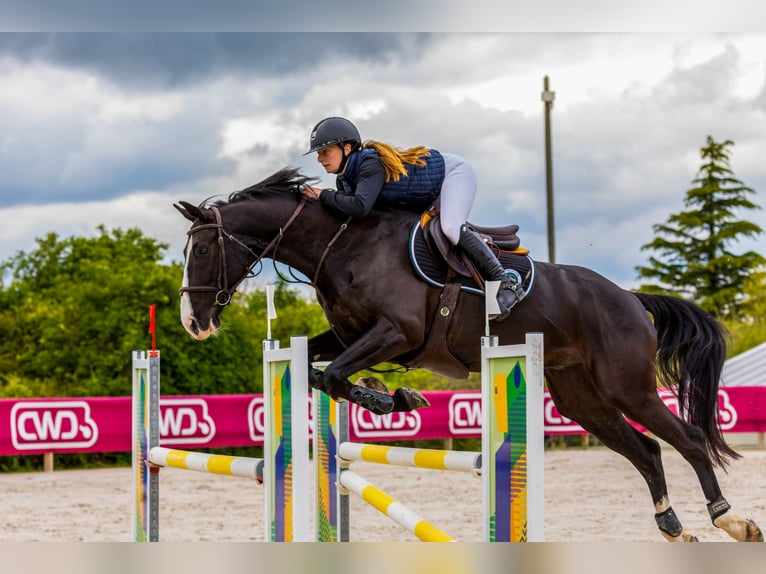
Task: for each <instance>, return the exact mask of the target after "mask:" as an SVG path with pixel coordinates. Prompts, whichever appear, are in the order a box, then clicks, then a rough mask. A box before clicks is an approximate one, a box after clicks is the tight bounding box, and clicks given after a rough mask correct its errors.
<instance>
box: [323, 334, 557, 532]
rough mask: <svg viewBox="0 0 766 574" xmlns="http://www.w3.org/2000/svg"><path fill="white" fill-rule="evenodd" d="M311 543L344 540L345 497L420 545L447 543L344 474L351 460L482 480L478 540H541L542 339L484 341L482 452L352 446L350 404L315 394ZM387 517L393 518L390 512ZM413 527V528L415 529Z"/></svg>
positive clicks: (539, 336)
mask: <svg viewBox="0 0 766 574" xmlns="http://www.w3.org/2000/svg"><path fill="white" fill-rule="evenodd" d="M313 408H314V414H313V420H314V425H315V427H314V428H315V430H314V445H315V446H314V449H315V450H314V464H315V480H316V483H315V493H316V497H317V499H316V504H315V524H316V539H317V540H318V541H324V542H347V541H349V524H350V515H349V509H348V508H349V504H348V493H349V492H353V493H354V494H356V495H358V496H361V497H362V498H364V499H365V500H366V501H367V502H368V503H370V504H372V505H373V506H374V507H375V508H377V509H378V510H379V511H381V512H382V513H384V514H386V515H388V516H389V517H390V518H392V519H394V520H395V521H396V522H398V523H399V524H401V525H402V526H404V527H406V528H408V529H409V530H410V531H412V532H413V533H415V534H416V536H418V537H419V538H420V539H421V540H426V541H443V540H444V541H446V540H451V537H450V536H449V535H447V534H445V533H443V532H442V531H440V530H439V529H437V528H435V527H433V526H432V525H430V524H429V523H427V522H425V521H423V520H422V519H421V518H420V517H419V516H417V515H416V514H414V513H412V512H411V511H410V510H409V509H407V508H406V507H404V506H403V505H400V504H399V503H398V502H396V501H395V500H393V499H391V497H389V496H388V495H386V494H385V493H383V492H382V491H379V490H378V489H376V488H375V487H373V486H372V485H370V484H369V483H367V482H366V481H364V479H361V477H359V476H358V475H356V474H355V473H352V472H351V471H349V470H348V468H349V466H350V464H351V462H352V461H353V460H365V461H368V462H374V463H380V464H393V465H397V466H414V467H420V468H433V469H440V470H455V471H465V472H473V473H474V474H476V475H480V476H481V480H482V509H481V512H482V539H483V540H484V541H486V542H526V541H530V542H535V541H542V540H543V539H544V530H543V529H544V522H543V516H544V515H543V510H544V498H543V488H544V479H543V447H544V434H543V418H542V415H543V336H542V334H540V333H528V334H527V335H526V339H525V343H524V344H521V345H505V346H499V345H498V344H497V338H496V337H483V338H482V417H483V420H482V452H481V456H480V457H479V456H478V453H471V452H456V451H453V452H451V451H440V450H435V449H411V448H403V447H388V446H382V445H365V444H358V443H351V442H349V440H348V429H349V426H348V420H349V419H348V408H349V407H348V403H336V402H335V401H333V400H332V399H330V398H329V397H328V396H327V395H325V394H324V393H320V392H318V391H314V394H313ZM392 509H393V511H392V512H391V510H392ZM416 525H417V527H416Z"/></svg>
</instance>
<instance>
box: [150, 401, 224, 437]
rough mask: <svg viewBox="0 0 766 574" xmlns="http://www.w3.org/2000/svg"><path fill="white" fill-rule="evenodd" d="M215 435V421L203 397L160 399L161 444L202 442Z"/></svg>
mask: <svg viewBox="0 0 766 574" xmlns="http://www.w3.org/2000/svg"><path fill="white" fill-rule="evenodd" d="M214 436H215V421H213V418H212V417H211V416H210V413H209V412H208V406H207V402H206V401H205V399H195V398H186V399H161V400H160V437H161V438H162V444H163V445H171V444H204V443H206V442H210V440H211V439H212V438H213V437H214Z"/></svg>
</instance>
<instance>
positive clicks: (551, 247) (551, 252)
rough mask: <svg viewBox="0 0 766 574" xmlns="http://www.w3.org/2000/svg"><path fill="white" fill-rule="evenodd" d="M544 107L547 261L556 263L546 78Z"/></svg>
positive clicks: (552, 94) (549, 103)
mask: <svg viewBox="0 0 766 574" xmlns="http://www.w3.org/2000/svg"><path fill="white" fill-rule="evenodd" d="M540 97H541V99H542V100H543V105H544V107H545V183H546V190H547V192H546V196H547V206H548V261H550V262H551V263H555V262H556V242H555V239H554V229H553V154H552V153H551V110H552V109H553V100H555V99H556V92H552V91H550V90H549V89H548V76H545V77H544V78H543V93H542V94H540Z"/></svg>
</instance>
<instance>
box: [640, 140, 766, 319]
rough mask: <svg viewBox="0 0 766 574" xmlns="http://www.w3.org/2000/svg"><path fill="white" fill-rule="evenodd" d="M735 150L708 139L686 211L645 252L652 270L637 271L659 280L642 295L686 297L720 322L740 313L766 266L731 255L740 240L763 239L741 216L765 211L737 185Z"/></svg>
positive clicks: (751, 256) (752, 256) (752, 255)
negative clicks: (753, 280)
mask: <svg viewBox="0 0 766 574" xmlns="http://www.w3.org/2000/svg"><path fill="white" fill-rule="evenodd" d="M733 145H734V142H732V141H731V140H726V141H724V142H716V141H715V140H714V139H713V138H712V137H711V136H708V137H707V143H706V145H705V146H704V147H703V148H701V150H700V155H701V157H702V161H703V163H702V166H701V167H700V170H699V172H698V174H697V177H696V178H695V179H694V180H693V181H692V183H693V184H694V187H692V188H691V189H689V190H688V191H687V192H686V199H685V201H684V204H685V206H686V211H681V212H679V213H674V214H672V215H670V217H669V218H668V220H667V222H666V223H664V224H658V225H654V226H653V229H654V232H655V234H656V237H655V238H654V240H653V241H651V242H649V243H647V244H645V245H643V246H642V247H641V249H642V250H647V251H654V252H656V253H657V255H656V256H651V257H650V258H649V265H648V266H646V267H642V266H639V267H636V270H637V271H638V274H639V278H641V279H656V280H658V283H654V284H647V285H642V287H641V290H642V291H645V292H650V293H651V292H654V293H669V294H673V295H678V296H682V297H686V298H688V299H691V300H692V301H694V302H695V303H697V304H699V305H700V306H701V307H702V308H703V309H705V310H706V311H708V312H709V313H711V314H712V315H714V316H716V317H719V318H726V317H736V316H737V315H738V314H739V313H740V310H741V307H742V306H743V304H744V303H745V297H744V296H743V293H744V286H745V283H746V281H747V280H748V279H750V278H752V276H753V274H758V273H761V272H762V270H763V266H764V263H766V259H764V257H762V256H761V255H760V254H759V253H756V252H754V251H747V252H745V253H741V254H737V253H734V252H733V251H732V246H734V245H736V243H737V242H738V241H740V240H741V239H744V238H754V237H756V236H758V235H759V234H761V233H763V230H762V229H761V228H760V227H759V226H758V225H756V224H755V223H751V222H749V221H745V220H744V219H740V212H741V211H743V210H752V209H760V207H759V206H758V205H756V204H755V203H753V202H752V201H751V200H750V199H748V195H749V194H753V193H755V190H753V189H752V188H750V187H747V186H746V185H745V184H744V183H742V182H741V181H740V180H738V179H737V178H736V177H735V176H734V172H733V171H732V169H731V167H730V156H731V147H732V146H733Z"/></svg>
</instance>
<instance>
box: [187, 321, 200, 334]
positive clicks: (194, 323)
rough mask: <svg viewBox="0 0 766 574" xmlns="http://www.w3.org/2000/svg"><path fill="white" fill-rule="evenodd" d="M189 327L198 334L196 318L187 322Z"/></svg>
mask: <svg viewBox="0 0 766 574" xmlns="http://www.w3.org/2000/svg"><path fill="white" fill-rule="evenodd" d="M189 328H190V329H191V331H192V333H194V334H195V335H199V324H198V323H197V320H196V319H192V320H191V322H190V323H189Z"/></svg>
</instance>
